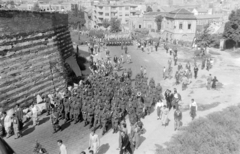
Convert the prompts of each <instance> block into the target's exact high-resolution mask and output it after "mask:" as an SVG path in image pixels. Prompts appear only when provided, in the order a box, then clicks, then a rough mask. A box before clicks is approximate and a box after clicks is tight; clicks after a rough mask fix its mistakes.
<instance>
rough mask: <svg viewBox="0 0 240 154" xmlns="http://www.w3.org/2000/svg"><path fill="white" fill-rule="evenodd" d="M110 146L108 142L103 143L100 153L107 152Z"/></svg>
mask: <svg viewBox="0 0 240 154" xmlns="http://www.w3.org/2000/svg"><path fill="white" fill-rule="evenodd" d="M109 148H110V146H109V144H108V143H106V144H103V145H101V147H100V150H99V151H98V154H104V153H106V152H107V151H108V149H109Z"/></svg>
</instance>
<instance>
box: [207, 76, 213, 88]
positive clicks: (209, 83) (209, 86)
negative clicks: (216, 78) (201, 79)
mask: <svg viewBox="0 0 240 154" xmlns="http://www.w3.org/2000/svg"><path fill="white" fill-rule="evenodd" d="M212 80H213V78H212V75H211V74H209V76H208V78H207V89H208V90H210V89H211V85H212Z"/></svg>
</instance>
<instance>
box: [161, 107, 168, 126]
mask: <svg viewBox="0 0 240 154" xmlns="http://www.w3.org/2000/svg"><path fill="white" fill-rule="evenodd" d="M168 112H169V109H168V108H167V106H166V105H164V106H163V109H162V126H165V127H166V126H167V123H168Z"/></svg>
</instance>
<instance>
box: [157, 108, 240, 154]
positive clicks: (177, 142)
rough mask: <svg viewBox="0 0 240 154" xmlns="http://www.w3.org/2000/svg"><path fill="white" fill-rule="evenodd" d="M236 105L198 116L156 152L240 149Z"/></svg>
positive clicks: (231, 152)
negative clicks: (203, 116)
mask: <svg viewBox="0 0 240 154" xmlns="http://www.w3.org/2000/svg"><path fill="white" fill-rule="evenodd" d="M239 116H240V107H239V106H234V107H229V108H227V109H224V110H223V111H221V112H215V113H212V114H210V115H208V116H207V118H199V119H197V120H195V121H193V122H192V123H190V125H189V126H187V127H184V129H183V132H182V133H181V134H177V135H175V136H174V137H173V139H172V141H171V142H169V143H167V148H165V149H164V148H162V147H160V148H159V149H158V150H157V151H158V152H157V153H158V154H193V153H199V154H236V153H239V152H240V142H239V141H240V129H239V128H240V118H239Z"/></svg>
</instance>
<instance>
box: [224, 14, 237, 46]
mask: <svg viewBox="0 0 240 154" xmlns="http://www.w3.org/2000/svg"><path fill="white" fill-rule="evenodd" d="M228 19H229V21H228V22H227V23H226V24H225V28H224V32H223V37H224V38H225V39H228V40H232V41H234V42H235V46H236V47H238V43H239V42H240V9H238V10H236V11H232V13H231V14H230V15H229V18H228Z"/></svg>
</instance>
